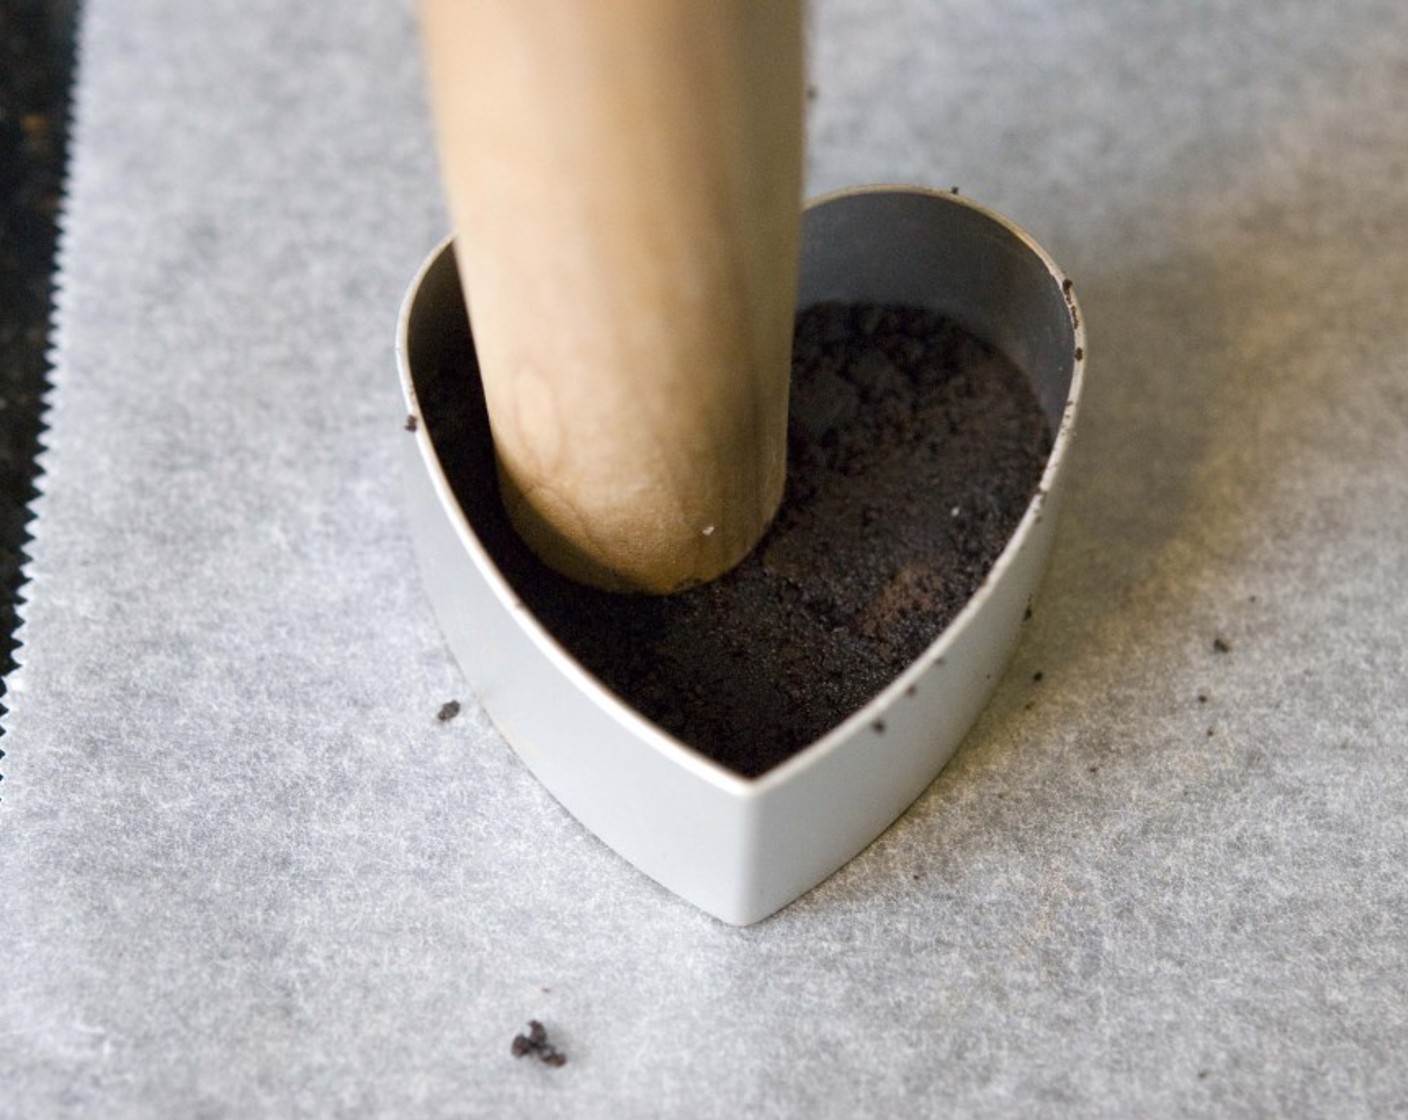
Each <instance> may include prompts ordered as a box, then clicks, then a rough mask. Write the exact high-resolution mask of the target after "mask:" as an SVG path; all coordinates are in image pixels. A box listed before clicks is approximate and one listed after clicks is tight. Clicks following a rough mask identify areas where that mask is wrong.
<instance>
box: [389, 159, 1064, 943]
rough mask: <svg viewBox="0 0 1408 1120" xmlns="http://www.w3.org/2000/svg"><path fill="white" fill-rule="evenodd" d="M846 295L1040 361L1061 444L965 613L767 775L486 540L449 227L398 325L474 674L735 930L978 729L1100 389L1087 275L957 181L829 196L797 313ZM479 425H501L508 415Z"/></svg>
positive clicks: (566, 786)
mask: <svg viewBox="0 0 1408 1120" xmlns="http://www.w3.org/2000/svg"><path fill="white" fill-rule="evenodd" d="M825 300H837V301H844V302H857V303H859V302H865V303H889V304H908V305H918V306H923V307H928V308H931V309H932V310H934V311H937V312H939V313H941V314H943V315H945V316H947V317H949V318H952V319H954V320H956V321H957V322H959V323H960V324H962V325H963V326H965V327H967V328H968V329H969V330H970V331H972V332H973V333H974V334H976V335H978V336H979V337H980V338H983V339H985V340H986V341H988V342H989V343H992V344H994V345H996V346H997V347H998V348H1000V349H1001V350H1002V351H1003V352H1004V353H1005V354H1006V355H1007V356H1008V357H1009V358H1011V359H1012V360H1013V361H1014V362H1015V363H1016V364H1017V366H1018V367H1019V368H1020V369H1022V370H1024V371H1025V372H1026V374H1027V376H1028V377H1029V378H1030V380H1031V383H1032V385H1033V388H1034V389H1035V392H1036V396H1037V399H1038V401H1039V402H1040V404H1041V407H1042V408H1043V410H1044V411H1045V413H1046V415H1047V418H1048V419H1049V421H1050V423H1051V427H1052V430H1053V432H1054V435H1055V439H1054V442H1053V446H1052V449H1051V454H1050V457H1049V459H1048V461H1047V463H1046V467H1045V469H1044V471H1043V473H1042V476H1041V480H1040V483H1039V484H1038V488H1037V490H1036V492H1035V494H1034V495H1033V497H1032V500H1031V502H1030V504H1029V505H1028V507H1027V509H1026V511H1025V513H1024V514H1023V516H1022V519H1021V521H1020V523H1019V524H1018V526H1017V528H1016V530H1015V532H1014V533H1013V534H1012V537H1011V539H1010V540H1009V541H1008V543H1007V545H1006V547H1005V548H1004V549H1003V551H1002V554H1001V555H1000V556H999V557H998V559H997V561H996V562H995V563H994V565H993V567H992V570H991V571H990V572H989V573H988V575H987V577H986V578H985V579H984V581H983V583H982V585H981V586H980V587H979V589H978V591H977V592H976V593H975V594H974V596H973V597H972V599H971V600H970V601H969V602H968V603H967V605H966V606H965V607H964V608H963V610H962V611H961V612H960V613H959V615H958V616H957V617H956V618H955V619H954V620H953V622H952V623H951V624H950V625H949V626H948V627H947V628H946V629H945V630H944V631H943V633H942V634H940V635H939V636H938V638H936V639H935V640H934V642H933V643H932V644H931V645H930V646H929V647H928V648H927V649H926V650H925V651H924V652H923V653H922V654H921V655H920V656H919V657H918V658H917V659H915V661H914V662H913V663H911V664H910V665H909V666H908V667H907V668H906V669H905V670H904V671H903V672H901V673H900V674H899V675H898V676H897V677H895V679H894V680H893V681H891V682H890V684H889V685H888V686H886V687H885V688H884V689H883V690H882V691H881V692H880V693H878V694H877V695H876V696H874V697H873V698H872V699H871V700H870V701H869V702H868V703H866V704H865V705H864V706H863V707H861V708H860V709H859V710H857V711H856V712H854V713H853V714H852V715H851V716H849V717H848V718H847V719H846V720H845V721H844V722H842V723H841V724H839V725H838V726H836V727H835V728H833V729H832V730H831V731H830V732H828V733H827V734H826V735H824V736H823V737H822V738H821V739H819V740H817V741H816V742H814V743H812V744H811V745H810V746H808V747H806V748H804V749H803V750H801V751H800V752H798V753H797V754H795V755H794V756H792V757H791V758H790V759H788V760H787V761H786V762H784V763H782V764H781V765H779V766H777V767H775V768H774V769H772V770H769V771H768V772H766V773H764V774H762V775H760V776H758V777H756V778H744V777H741V776H739V775H738V774H736V773H734V772H733V771H731V770H728V769H725V768H724V767H722V766H720V765H718V764H717V763H715V762H713V761H712V760H710V759H708V758H706V757H705V756H703V755H702V754H700V753H698V752H696V751H695V750H693V749H691V748H690V747H689V746H687V745H685V744H684V743H681V742H680V741H678V740H677V739H675V738H673V737H672V736H671V735H669V734H668V733H666V732H665V731H663V730H661V729H660V728H659V727H657V726H655V725H654V724H652V723H651V722H649V721H648V720H646V719H645V718H644V717H642V716H641V715H639V714H638V713H637V712H635V711H634V710H633V709H632V708H630V707H629V706H628V705H627V704H625V703H624V702H623V701H622V700H621V699H620V698H618V697H617V696H616V695H615V694H614V693H612V692H610V691H609V690H607V689H606V688H605V687H604V686H603V685H602V684H601V683H600V682H599V681H598V680H597V679H596V678H595V677H593V676H592V675H591V674H590V673H588V672H587V671H586V670H585V669H583V668H582V666H581V665H579V664H578V663H577V661H575V660H574V659H573V657H572V656H571V655H570V654H569V653H568V652H567V651H566V650H564V649H563V647H562V646H561V645H560V644H559V643H558V642H557V641H556V640H555V639H554V638H553V637H552V635H551V634H549V633H548V632H547V631H546V630H545V629H544V628H543V626H542V625H541V624H540V623H539V622H538V621H537V620H536V619H535V618H534V617H533V615H532V614H531V612H529V611H528V609H527V608H526V607H525V606H524V604H523V603H522V601H521V600H520V599H519V597H518V596H517V594H515V592H514V590H513V588H512V586H510V584H509V582H508V581H507V580H506V579H505V578H504V576H503V575H502V574H501V573H500V572H499V570H498V569H497V567H496V566H495V564H494V562H493V561H492V560H491V559H490V557H489V554H488V553H487V551H486V550H485V548H484V546H483V544H482V543H481V542H480V540H479V538H478V537H477V536H476V534H475V528H474V525H473V524H472V522H471V519H470V518H469V517H468V516H467V515H466V512H465V509H463V508H462V507H461V504H460V501H459V500H457V498H456V496H455V494H454V492H453V491H452V490H451V487H450V485H449V483H448V481H447V479H446V475H445V471H444V469H443V467H442V464H441V460H440V458H439V456H438V455H437V452H436V447H435V445H434V441H433V439H432V434H431V430H430V425H427V424H426V423H423V422H420V421H421V419H422V405H421V398H420V395H419V394H418V392H417V389H418V387H423V386H424V384H425V378H426V376H427V374H428V372H429V371H430V370H432V369H433V368H434V367H435V365H436V364H437V363H438V362H439V361H441V360H442V358H443V356H444V355H445V354H446V353H447V352H451V351H453V349H454V348H455V345H459V346H460V347H461V348H462V347H463V342H462V341H458V342H457V341H456V340H457V339H458V338H460V337H461V336H463V334H464V333H465V332H466V330H467V323H466V318H465V310H464V301H463V299H462V296H461V290H460V284H459V278H458V276H457V274H456V270H455V263H454V256H453V246H452V244H451V243H450V242H449V241H448V240H447V241H446V242H444V243H442V244H441V245H440V246H439V247H438V248H437V249H436V250H435V251H434V252H433V253H432V254H431V256H430V257H429V258H428V259H427V261H426V263H425V265H424V266H423V267H422V269H421V270H420V272H419V273H418V275H417V276H416V277H415V280H414V281H413V283H412V284H411V287H410V290H409V292H408V294H407V296H406V299H405V302H404V304H403V306H402V309H401V316H400V323H399V330H398V336H397V358H398V363H399V366H400V374H401V383H402V388H403V391H404V393H405V398H406V406H407V409H408V411H409V416H410V418H411V420H410V422H408V424H407V425H406V426H407V427H408V428H409V429H411V430H412V432H413V434H414V438H411V439H408V440H407V441H406V479H407V491H408V494H407V497H408V509H409V520H410V526H411V532H412V535H413V538H414V541H415V546H416V552H417V556H418V558H419V561H420V567H421V572H422V576H423V579H424V582H425V586H426V589H427V592H428V594H429V597H430V601H431V603H432V606H433V608H434V610H435V614H436V617H437V618H438V620H439V622H440V626H441V628H442V629H443V631H444V633H445V636H446V638H447V640H448V642H449V645H450V648H451V650H452V651H453V653H454V655H455V658H456V659H457V661H458V662H459V664H460V667H461V669H462V670H463V672H464V674H465V677H466V678H467V680H468V682H469V684H470V686H471V688H472V689H473V691H474V692H475V694H476V695H477V696H478V698H479V700H480V702H481V703H482V704H483V705H484V708H485V709H486V710H487V712H488V714H489V716H490V717H491V718H492V720H493V721H494V723H495V725H496V726H497V727H498V728H499V730H500V731H501V733H502V734H503V736H504V738H505V739H507V740H508V742H509V744H510V745H511V746H512V747H513V749H514V750H515V751H516V752H517V753H518V755H519V756H520V757H521V758H522V759H523V761H524V762H525V763H527V765H528V767H529V768H530V769H531V770H532V771H533V773H534V774H535V775H537V777H538V778H539V780H541V781H542V783H543V784H544V785H545V786H546V787H547V788H548V790H549V791H550V792H551V793H552V794H553V795H554V796H555V797H556V798H557V799H558V800H559V801H560V802H561V803H562V804H563V805H564V806H565V807H566V808H567V809H568V810H569V811H570V812H571V813H572V814H573V815H574V816H576V817H577V819H578V820H579V821H581V822H582V823H583V824H584V825H586V826H587V828H589V829H590V830H591V831H592V832H594V833H596V835H597V836H598V837H600V838H601V839H602V840H603V841H605V842H606V843H607V844H608V845H610V846H611V847H612V848H613V849H615V850H616V851H617V852H618V853H619V854H620V855H622V856H624V857H625V858H626V859H628V860H629V861H630V862H631V863H633V864H635V865H636V867H638V868H639V869H640V870H642V871H644V872H645V873H646V874H647V875H649V876H650V877H651V878H653V879H655V880H656V881H657V882H659V883H661V884H662V885H664V886H665V887H667V888H669V889H670V890H671V891H673V892H675V893H676V894H678V895H679V896H680V897H682V898H684V899H686V900H688V901H689V902H691V903H693V904H694V905H695V906H698V907H699V908H700V909H702V910H704V911H706V912H707V913H710V914H712V915H714V916H715V917H717V918H720V919H722V920H723V921H725V922H729V923H731V924H734V925H747V924H750V923H752V922H756V921H758V920H760V919H762V918H765V917H767V916H768V915H769V914H771V913H773V912H774V911H776V910H778V909H779V908H781V907H783V906H785V905H787V903H789V902H791V901H792V900H793V899H795V898H797V897H798V896H799V895H801V894H802V893H803V892H805V891H806V890H808V889H810V888H811V887H813V886H815V885H816V884H817V883H819V882H820V881H821V880H823V879H825V878H826V877H827V876H828V875H830V874H831V873H832V872H833V871H835V870H836V869H837V868H839V867H841V866H842V865H843V864H845V863H846V862H847V861H848V860H850V859H851V858H852V857H853V856H855V855H856V854H857V853H858V852H860V851H861V849H863V848H864V847H865V846H866V845H867V844H869V843H870V842H871V841H872V840H873V839H875V837H876V836H878V835H879V834H880V833H881V832H883V831H884V830H885V829H886V828H888V827H889V825H890V824H891V823H893V822H894V820H895V819H896V818H897V817H898V816H899V815H900V814H901V813H903V812H904V810H905V809H906V808H907V807H908V806H909V805H910V804H911V803H912V802H913V801H914V800H915V798H917V797H918V796H919V794H920V793H922V792H923V791H924V789H925V788H926V787H927V786H928V785H929V783H930V782H932V781H933V780H934V778H935V776H936V775H937V774H938V773H939V771H940V770H941V769H942V768H943V766H944V764H945V763H946V762H947V761H948V759H949V758H950V756H951V755H952V754H953V752H954V751H955V750H956V749H957V747H958V745H959V743H960V742H961V741H962V739H963V737H964V736H965V735H966V734H967V732H968V730H969V728H970V727H971V726H972V724H973V722H974V720H975V719H976V718H977V716H978V714H979V712H981V710H982V708H983V706H984V705H985V704H986V702H987V700H988V698H989V697H990V696H991V694H992V691H993V689H994V688H995V687H996V685H997V682H998V679H999V678H1000V676H1001V674H1002V672H1003V670H1004V668H1005V667H1006V664H1007V662H1008V661H1009V659H1010V658H1011V655H1012V652H1013V650H1014V649H1015V647H1016V644H1017V639H1018V636H1019V634H1020V631H1021V627H1022V622H1023V619H1024V617H1025V615H1026V613H1027V611H1028V609H1029V607H1030V605H1031V603H1032V600H1033V598H1034V597H1035V595H1036V592H1037V587H1038V584H1039V582H1040V579H1041V575H1042V572H1043V570H1044V569H1045V566H1046V558H1047V554H1048V552H1049V549H1050V544H1051V538H1052V532H1053V524H1054V520H1055V518H1054V514H1055V508H1056V504H1057V500H1058V498H1059V495H1060V490H1061V485H1062V482H1063V479H1064V476H1065V473H1066V463H1067V459H1068V458H1069V452H1070V447H1071V440H1072V437H1073V435H1074V430H1075V420H1076V413H1077V410H1078V403H1079V400H1080V395H1081V385H1082V380H1083V372H1084V364H1085V333H1084V327H1083V324H1082V321H1081V316H1080V311H1079V308H1078V306H1077V303H1076V300H1075V296H1074V292H1073V291H1072V286H1071V282H1070V281H1069V280H1068V279H1066V277H1065V276H1064V274H1063V273H1062V272H1061V271H1060V269H1059V268H1057V266H1056V264H1055V263H1054V262H1053V261H1052V260H1051V258H1050V257H1049V256H1048V255H1047V254H1046V253H1045V252H1044V251H1043V250H1042V249H1041V247H1040V246H1039V245H1037V243H1036V242H1035V241H1034V240H1032V238H1031V237H1030V236H1028V235H1027V234H1026V233H1025V232H1023V231H1022V230H1021V229H1019V228H1018V227H1017V226H1015V225H1013V224H1012V223H1011V222H1009V221H1007V220H1006V219H1005V218H1003V217H1002V216H1000V215H998V214H996V213H994V212H993V211H991V210H988V209H986V208H984V207H982V206H979V205H977V204H975V203H973V202H971V201H969V200H967V199H966V198H962V197H960V196H958V195H957V194H956V193H941V192H935V191H929V190H924V189H921V188H914V187H867V188H860V189H854V190H847V191H841V192H838V193H836V194H832V195H827V196H825V197H823V198H820V199H817V200H816V201H814V202H812V203H811V204H810V205H809V206H808V208H807V211H806V215H805V217H804V221H803V232H802V259H801V274H800V283H799V292H798V307H799V308H800V307H807V306H809V305H811V304H814V303H818V302H821V301H825ZM476 438H478V439H482V440H484V441H488V440H489V438H490V437H489V432H488V429H487V426H483V425H481V430H480V431H478V432H477V433H476ZM474 485H475V486H477V487H480V488H482V493H481V494H479V495H477V496H476V500H479V501H496V500H497V499H496V497H495V496H494V495H496V493H497V490H496V487H497V480H496V479H495V477H493V473H492V472H486V473H485V475H484V477H480V478H478V479H476V480H475V483H474ZM465 505H466V506H469V507H471V508H472V507H473V505H474V502H472V501H467V502H466V503H465ZM934 516H935V517H942V516H946V511H944V510H939V509H936V510H935V511H934Z"/></svg>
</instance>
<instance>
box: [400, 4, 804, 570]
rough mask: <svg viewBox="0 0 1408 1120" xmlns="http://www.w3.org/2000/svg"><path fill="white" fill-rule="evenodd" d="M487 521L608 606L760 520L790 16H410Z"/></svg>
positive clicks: (472, 10)
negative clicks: (479, 436) (480, 427)
mask: <svg viewBox="0 0 1408 1120" xmlns="http://www.w3.org/2000/svg"><path fill="white" fill-rule="evenodd" d="M421 16H422V34H423V37H424V41H425V46H426V53H427V58H428V64H429V72H430V82H431V90H432V101H433V103H434V108H435V117H436V123H437V130H438V136H439V147H440V155H441V165H442V172H443V177H444V180H445V184H446V188H447V194H448V198H449V202H450V210H451V216H452V218H453V221H454V224H455V229H456V238H457V240H456V256H457V260H458V262H459V269H460V277H461V280H462V283H463V286H464V290H465V292H466V298H467V301H468V304H469V308H470V314H471V322H472V324H473V329H474V338H475V345H476V348H477V351H478V354H479V359H480V366H481V371H482V375H483V382H484V391H485V397H486V401H487V404H488V409H489V418H490V424H491V426H492V429H493V434H494V444H495V449H496V453H497V457H498V463H499V482H500V488H501V492H502V494H503V497H504V503H505V506H506V508H507V509H508V512H509V515H510V517H511V518H512V520H513V522H514V524H515V525H516V526H517V528H518V530H519V532H520V533H521V534H522V535H523V537H524V538H525V540H527V542H528V543H529V545H530V546H531V547H532V548H533V549H534V551H535V552H537V553H538V555H539V556H541V557H542V558H543V559H544V560H545V561H546V562H547V563H548V564H549V565H551V566H552V567H554V568H556V569H557V570H558V571H560V572H562V573H564V574H566V575H568V576H571V577H572V578H574V579H577V580H580V581H582V582H585V583H590V584H594V585H596V586H599V587H604V588H608V589H611V590H621V591H624V590H629V591H644V592H652V593H667V592H671V591H676V590H680V589H683V588H686V587H690V586H693V585H695V584H697V583H700V582H703V581H705V580H709V579H712V578H714V577H715V576H717V575H719V574H721V573H722V572H724V571H726V570H727V569H729V568H730V567H732V566H733V565H734V564H735V563H737V562H738V561H739V560H741V559H742V558H743V557H744V556H745V555H746V554H747V553H748V551H749V550H750V549H751V548H752V547H753V545H754V544H756V543H757V541H758V539H759V538H760V537H761V536H762V534H763V532H764V530H765V529H766V528H767V526H768V523H769V522H770V521H771V519H772V516H773V514H774V513H775V512H776V510H777V506H778V503H779V502H780V501H781V497H782V488H783V482H784V476H785V471H786V429H787V389H788V376H789V360H790V350H791V341H792V316H793V301H794V298H795V288H796V270H797V238H798V228H799V223H800V211H801V177H802V143H803V140H802V120H803V100H804V87H803V65H802V58H803V41H802V40H803V36H802V13H801V4H800V0H767V2H759V0H598V2H577V0H421Z"/></svg>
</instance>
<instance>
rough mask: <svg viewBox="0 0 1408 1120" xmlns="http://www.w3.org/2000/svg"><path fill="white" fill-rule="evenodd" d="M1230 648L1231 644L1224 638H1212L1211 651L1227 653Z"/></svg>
mask: <svg viewBox="0 0 1408 1120" xmlns="http://www.w3.org/2000/svg"><path fill="white" fill-rule="evenodd" d="M1231 649H1232V646H1231V645H1230V644H1229V643H1228V642H1227V640H1226V639H1225V638H1214V639H1213V640H1212V651H1213V653H1229V652H1230V651H1231Z"/></svg>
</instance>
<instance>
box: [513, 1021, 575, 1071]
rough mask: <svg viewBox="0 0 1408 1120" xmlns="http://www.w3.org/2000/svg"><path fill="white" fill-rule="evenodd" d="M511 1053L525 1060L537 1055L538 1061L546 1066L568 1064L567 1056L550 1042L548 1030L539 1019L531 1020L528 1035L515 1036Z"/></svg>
mask: <svg viewBox="0 0 1408 1120" xmlns="http://www.w3.org/2000/svg"><path fill="white" fill-rule="evenodd" d="M509 1052H510V1053H511V1054H513V1056H514V1057H515V1058H525V1057H527V1056H528V1055H529V1054H536V1055H537V1056H538V1060H539V1061H541V1062H542V1063H543V1064H544V1065H549V1066H554V1067H557V1066H565V1065H566V1064H567V1055H566V1054H564V1053H563V1052H562V1051H561V1050H559V1049H558V1048H557V1047H556V1046H553V1045H552V1044H551V1043H550V1042H548V1032H547V1028H546V1027H544V1026H543V1024H542V1023H540V1022H538V1020H537V1019H531V1020H529V1022H528V1033H527V1034H516V1035H514V1036H513V1043H512V1044H511V1045H510V1047H509Z"/></svg>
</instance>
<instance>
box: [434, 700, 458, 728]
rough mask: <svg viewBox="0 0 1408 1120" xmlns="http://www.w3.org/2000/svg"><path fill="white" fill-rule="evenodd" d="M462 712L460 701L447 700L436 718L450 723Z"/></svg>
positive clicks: (436, 714)
mask: <svg viewBox="0 0 1408 1120" xmlns="http://www.w3.org/2000/svg"><path fill="white" fill-rule="evenodd" d="M459 714H460V702H459V701H458V700H446V701H445V702H444V703H443V704H441V705H440V710H439V711H438V712H436V713H435V718H436V719H438V720H439V721H440V722H441V723H449V722H450V720H452V719H454V718H455V717H456V716H457V715H459Z"/></svg>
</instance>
